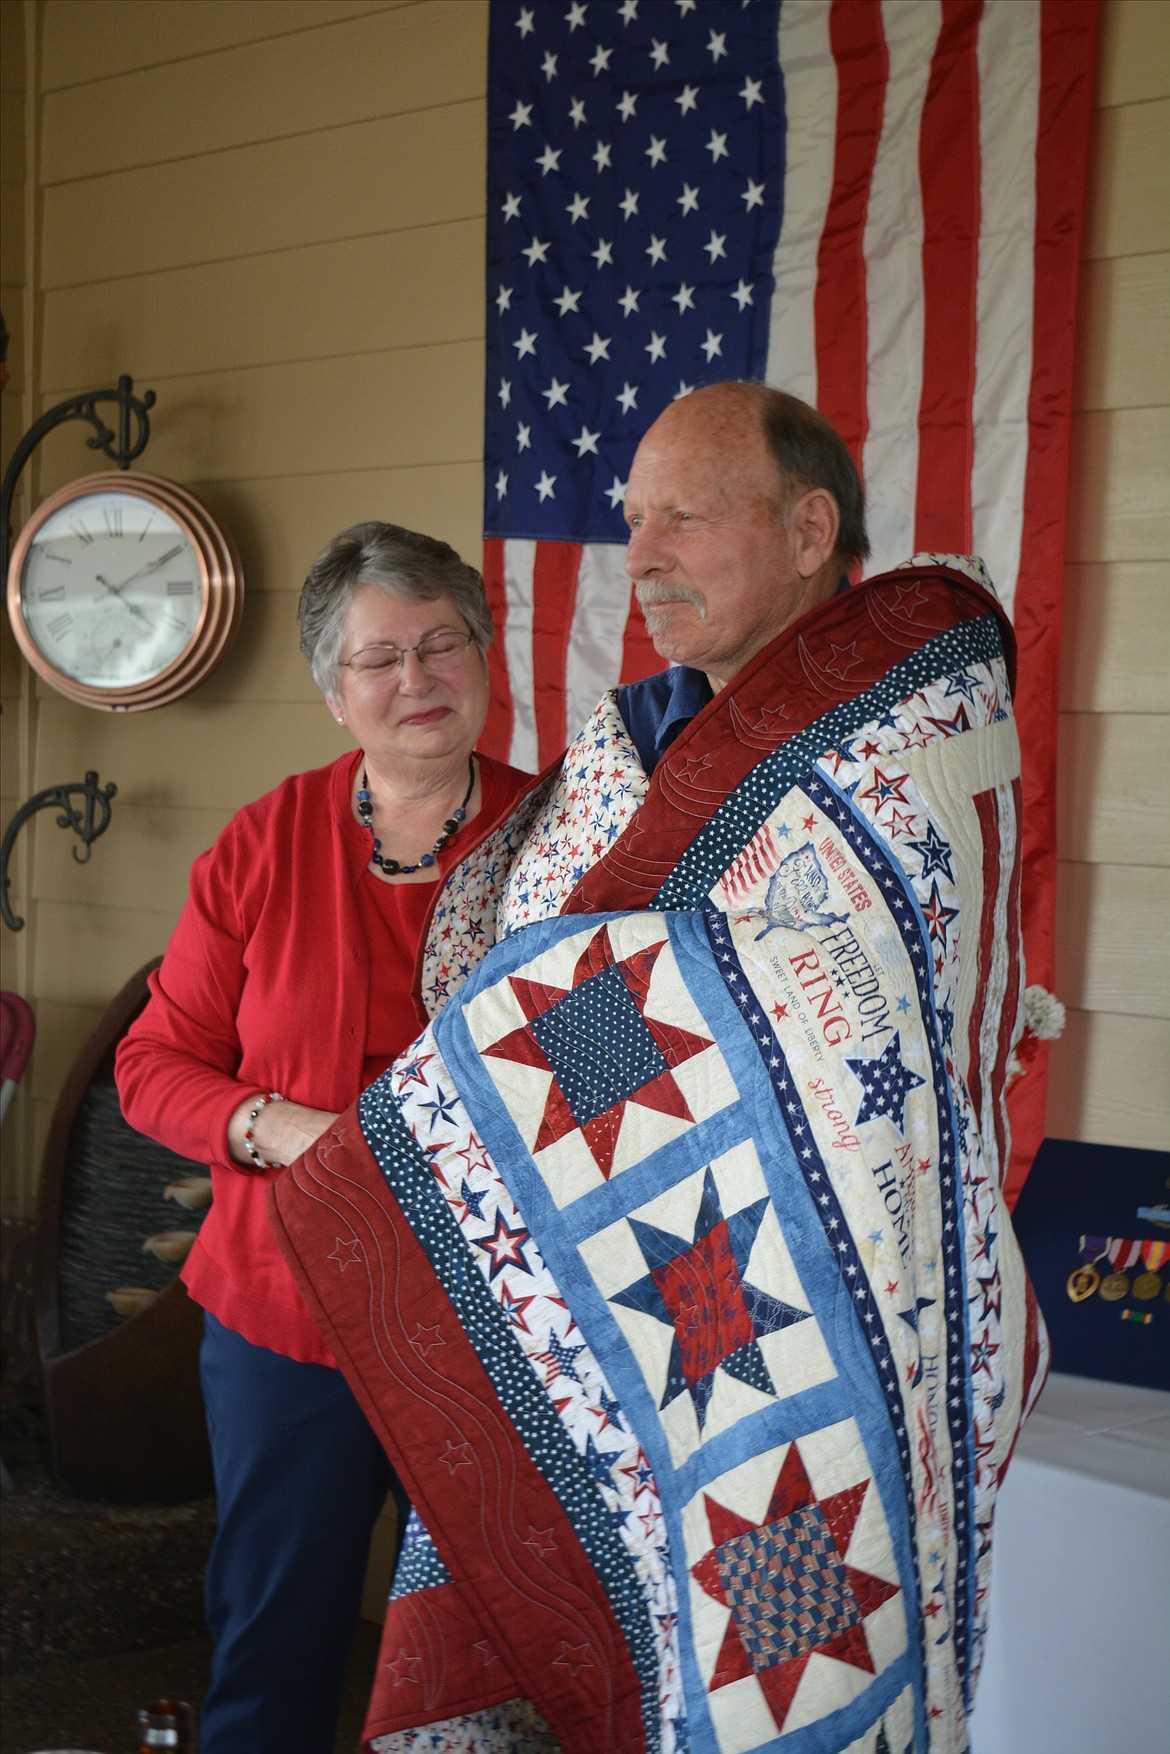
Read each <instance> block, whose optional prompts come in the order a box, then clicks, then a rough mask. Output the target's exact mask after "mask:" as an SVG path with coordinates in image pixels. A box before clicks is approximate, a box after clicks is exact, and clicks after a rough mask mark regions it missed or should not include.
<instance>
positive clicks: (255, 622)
mask: <svg viewBox="0 0 1170 1754" xmlns="http://www.w3.org/2000/svg"><path fill="white" fill-rule="evenodd" d="M297 595H298V593H297V592H296V591H253V592H251V593H247V592H246V593H245V601H244V618H243V622H242V624H241V626H240V633H239V637H238V639H237V640H236V643H235V645H234V647H233V648H232V650H231V651H230V652H229V653H228V655H227V657H226V658H225V660H224V662H223V663H222V664H221V665H220V667H219V669H218V670H217V671H216V672H215V675H214V676H212V677H211V678H210V679H209V680H208V681H207V682H205V683H204V685H203V687H202V688H201V689H200V690H199V692H198V699H199V700H200V702H201V703H203V704H205V705H210V704H212V703H216V704H218V705H220V706H228V705H229V704H231V703H233V702H246V701H253V702H255V703H257V704H259V703H260V702H262V701H297V702H302V701H310V702H311V701H320V702H321V711H322V712H326V711H327V710H328V709H327V708H326V706H325V703H324V701H322V699H321V694H320V692H319V690H318V689H317V687H316V685H315V684H314V682H313V678H312V677H311V676H310V674H309V666H308V664H307V663H306V662H305V660H304V658H303V657H302V655H301V646H300V635H299V632H298V629H297Z"/></svg>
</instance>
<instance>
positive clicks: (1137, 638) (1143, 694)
mask: <svg viewBox="0 0 1170 1754" xmlns="http://www.w3.org/2000/svg"><path fill="white" fill-rule="evenodd" d="M1060 662H1061V677H1060V704H1061V706H1062V708H1063V709H1064V711H1065V712H1082V713H1154V712H1157V713H1164V712H1170V560H1149V561H1114V562H1113V563H1112V564H1109V565H1095V564H1089V565H1084V566H1070V567H1069V568H1067V570H1066V572H1065V587H1064V629H1063V634H1062V638H1061V654H1060Z"/></svg>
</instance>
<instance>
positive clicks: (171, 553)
mask: <svg viewBox="0 0 1170 1754" xmlns="http://www.w3.org/2000/svg"><path fill="white" fill-rule="evenodd" d="M183 547H184V544H183V543H182V542H176V543H175V546H174V547H173V548H168V549H167V551H166V553H165V554H160V555H159V557H158V559H157V560H148V561H147V563H146V565H145V566H140V567H139V568H138V571H137V572H132V573H131V574H130V577H129V578H128V579H123V580H122V583H121V584H120V585H117V586H116V587H111V588H113V589H117V590H119V591H124V590H125V589H126V586H127V585H132V584H133V583H134V581H135V580H136V579H144V578H145V577H146V575H147V573H152V572H157V571H158V569H159V567H160V566H165V565H166V564H167V561H168V560H174V558H175V556H176V554H182V552H183Z"/></svg>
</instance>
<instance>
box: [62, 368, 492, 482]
mask: <svg viewBox="0 0 1170 1754" xmlns="http://www.w3.org/2000/svg"><path fill="white" fill-rule="evenodd" d="M483 370H484V365H483V343H482V341H481V340H480V339H479V338H477V339H476V340H474V341H459V342H451V343H447V344H444V345H441V346H431V347H414V348H406V349H403V350H402V351H397V352H386V353H370V354H363V355H360V356H358V357H351V358H346V359H314V360H306V361H303V362H293V363H290V364H288V365H271V366H259V367H256V368H254V369H253V370H251V371H245V372H233V373H230V374H227V373H216V374H211V373H208V374H206V375H200V376H193V377H187V378H179V379H172V380H168V379H166V378H155V379H154V380H153V383H152V387H153V388H154V389H155V390H157V392H158V397H159V406H158V409H157V410H156V411H155V413H154V414H153V415H152V417H151V439H150V451H149V453H148V455H149V460H150V469H151V472H152V473H153V474H156V475H166V476H171V477H173V478H174V479H175V480H177V481H196V480H200V481H231V480H239V479H241V478H242V477H245V476H248V477H250V476H257V475H269V476H271V475H294V474H313V473H315V472H317V471H319V470H330V471H333V470H340V469H369V468H372V467H373V468H383V469H386V468H394V467H401V466H405V465H410V466H412V467H418V466H420V465H425V464H429V463H452V462H465V461H472V460H474V459H476V458H479V457H480V456H482V445H483ZM46 400H48V398H46ZM55 441H56V442H55ZM76 453H77V440H76V438H75V437H72V435H70V434H68V433H64V434H62V433H60V432H59V431H58V432H55V433H53V434H51V435H50V437H49V438H48V439H47V440H46V442H45V445H44V446H43V461H42V465H41V486H42V490H43V491H45V492H48V491H49V490H50V487H51V484H54V483H59V482H62V481H68V480H71V479H72V478H73V477H74V476H75V475H76V474H77V472H78V471H77V462H76Z"/></svg>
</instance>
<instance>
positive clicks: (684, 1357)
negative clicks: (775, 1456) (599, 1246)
mask: <svg viewBox="0 0 1170 1754" xmlns="http://www.w3.org/2000/svg"><path fill="white" fill-rule="evenodd" d="M767 1207H768V1202H767V1200H766V1199H761V1200H756V1201H753V1203H752V1204H751V1205H750V1206H746V1207H744V1208H743V1209H742V1210H741V1211H739V1212H736V1213H734V1214H733V1215H732V1217H731V1218H730V1219H727V1218H724V1216H723V1212H722V1208H721V1206H720V1202H719V1191H718V1189H717V1188H716V1186H715V1179H714V1177H713V1175H712V1173H711V1170H710V1169H709V1168H708V1169H707V1171H706V1173H705V1175H704V1178H703V1197H702V1200H701V1202H700V1205H699V1213H698V1217H697V1219H696V1221H695V1227H694V1235H693V1237H691V1238H690V1239H689V1240H687V1239H686V1238H684V1237H681V1236H675V1235H673V1234H672V1233H671V1232H670V1231H668V1230H660V1229H659V1228H658V1227H657V1226H656V1225H652V1224H645V1223H642V1222H640V1221H639V1220H638V1219H636V1218H634V1219H631V1220H630V1228H631V1230H632V1231H633V1233H634V1236H635V1239H636V1240H637V1243H638V1246H639V1248H640V1249H641V1251H642V1254H643V1256H644V1258H645V1261H646V1264H647V1266H648V1267H649V1269H650V1270H649V1272H648V1273H647V1274H645V1276H644V1277H643V1278H641V1279H638V1280H636V1281H635V1283H634V1284H633V1285H630V1286H628V1287H627V1288H626V1289H625V1290H624V1291H619V1292H618V1293H617V1295H616V1296H615V1297H614V1298H613V1299H612V1301H613V1302H614V1303H618V1304H624V1305H625V1306H626V1307H627V1308H629V1309H639V1310H642V1311H644V1312H645V1314H647V1315H650V1316H653V1317H654V1319H655V1320H656V1321H660V1322H662V1323H664V1324H666V1325H669V1326H670V1328H671V1329H672V1330H673V1333H674V1343H673V1345H672V1347H671V1354H670V1364H669V1367H668V1370H667V1377H666V1388H665V1390H664V1392H663V1398H662V1402H661V1405H662V1406H664V1407H665V1406H667V1405H668V1404H669V1403H670V1402H671V1401H672V1400H674V1399H675V1397H676V1396H677V1395H681V1394H686V1393H689V1394H690V1396H691V1399H692V1400H693V1402H694V1406H695V1412H696V1414H697V1416H698V1421H699V1430H700V1431H702V1429H703V1426H704V1425H705V1423H706V1419H707V1408H708V1406H709V1404H710V1400H711V1391H712V1388H713V1386H714V1380H715V1372H716V1371H717V1370H718V1369H720V1368H722V1369H723V1370H725V1371H726V1372H727V1373H728V1375H729V1376H733V1377H737V1378H738V1379H739V1380H740V1381H741V1382H745V1383H748V1384H749V1385H750V1386H751V1387H752V1388H754V1389H758V1390H759V1391H760V1392H761V1393H762V1394H765V1395H775V1394H776V1392H777V1391H776V1385H775V1384H774V1382H773V1381H772V1377H771V1375H770V1373H769V1370H768V1366H767V1364H766V1363H765V1362H764V1356H763V1353H762V1352H761V1351H760V1347H759V1343H758V1342H759V1337H760V1335H762V1334H774V1333H776V1332H778V1331H779V1330H780V1329H782V1328H786V1327H788V1326H789V1325H790V1324H792V1323H794V1322H803V1321H808V1320H809V1318H810V1313H811V1312H810V1311H809V1310H807V1309H797V1308H795V1307H794V1306H793V1305H792V1304H789V1303H785V1302H783V1301H782V1300H781V1299H780V1298H777V1297H773V1296H772V1295H771V1293H770V1292H767V1291H764V1290H762V1289H761V1288H760V1287H759V1286H758V1285H753V1284H751V1283H750V1281H749V1280H748V1277H747V1271H748V1257H749V1255H750V1254H751V1250H752V1244H753V1243H754V1242H755V1239H756V1234H757V1232H758V1231H759V1228H760V1225H761V1223H762V1221H763V1218H764V1213H765V1211H766V1210H767Z"/></svg>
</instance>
